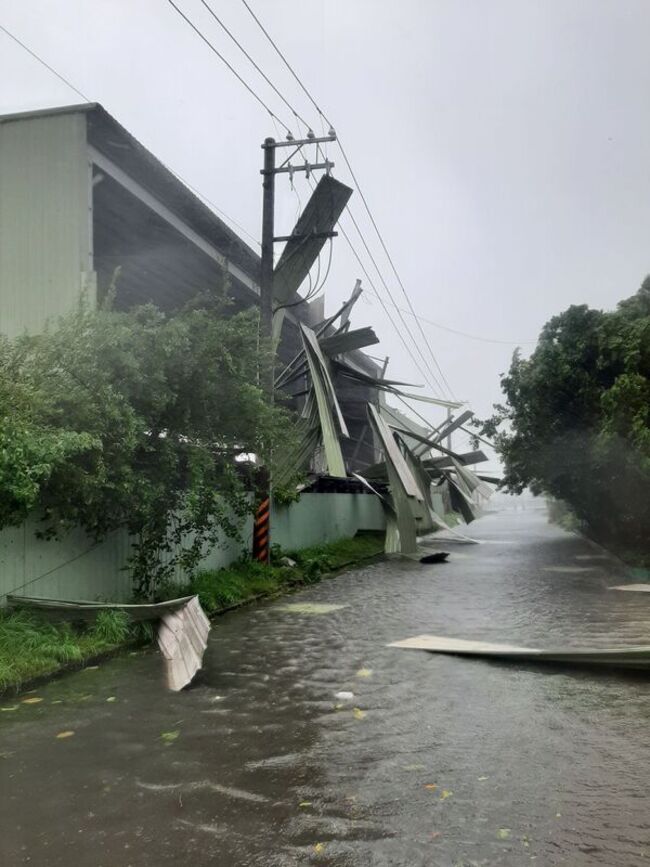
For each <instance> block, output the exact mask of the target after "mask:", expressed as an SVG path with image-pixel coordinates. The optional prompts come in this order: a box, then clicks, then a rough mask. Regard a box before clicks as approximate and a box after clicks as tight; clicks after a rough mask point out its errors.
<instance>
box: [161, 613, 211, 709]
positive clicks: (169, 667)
mask: <svg viewBox="0 0 650 867" xmlns="http://www.w3.org/2000/svg"><path fill="white" fill-rule="evenodd" d="M209 633H210V621H209V620H208V618H207V617H206V616H205V613H204V611H203V609H202V608H201V605H200V603H199V597H198V596H191V597H190V598H189V599H188V601H187V602H186V603H185V605H183V606H182V607H181V608H179V609H178V610H175V611H167V612H165V613H164V614H163V616H162V618H161V621H160V627H159V629H158V646H159V647H160V651H161V653H162V655H163V657H164V659H165V669H166V675H167V686H168V687H169V689H172V690H174V691H175V692H178V691H179V690H181V689H183V687H184V686H187V684H188V683H191V681H192V679H193V677H194V675H195V674H196V672H197V671H198V670H199V669H200V668H201V665H202V663H203V654H204V653H205V650H206V648H207V646H208V635H209Z"/></svg>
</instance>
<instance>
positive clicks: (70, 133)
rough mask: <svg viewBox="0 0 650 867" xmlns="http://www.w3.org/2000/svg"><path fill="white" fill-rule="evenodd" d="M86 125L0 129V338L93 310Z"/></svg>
mask: <svg viewBox="0 0 650 867" xmlns="http://www.w3.org/2000/svg"><path fill="white" fill-rule="evenodd" d="M90 195H91V190H90V169H89V163H88V154H87V145H86V117H85V115H83V114H62V115H55V116H52V117H35V118H27V119H21V120H7V121H4V122H2V123H0V333H4V334H7V335H9V336H15V335H17V334H21V333H22V332H24V331H28V332H31V333H34V332H38V331H41V330H42V329H43V327H44V326H45V324H46V322H47V321H48V320H49V319H52V318H56V317H57V316H59V315H61V314H63V313H65V312H67V311H69V310H71V309H73V308H74V306H75V305H76V304H77V303H78V300H79V298H80V297H81V294H82V291H84V290H86V291H87V293H88V294H89V296H90V298H89V300H90V301H91V303H94V302H95V296H94V279H93V275H92V254H91V244H92V241H91V231H90V222H91V221H90V211H89V208H90V201H91V200H90Z"/></svg>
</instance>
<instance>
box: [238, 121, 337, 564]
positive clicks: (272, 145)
mask: <svg viewBox="0 0 650 867" xmlns="http://www.w3.org/2000/svg"><path fill="white" fill-rule="evenodd" d="M332 141H336V135H335V133H334V131H333V130H331V132H330V134H329V135H327V136H322V137H321V138H316V136H315V135H314V134H313V133H311V135H309V134H308V136H307V138H306V139H301V140H299V141H296V140H295V139H288V140H287V141H281V142H279V141H276V140H275V139H274V138H266V139H264V144H263V145H262V149H263V151H264V168H263V169H262V179H263V180H262V190H263V195H262V262H261V269H260V336H261V338H262V339H263V340H265V341H268V343H269V344H270V342H271V340H272V339H273V297H274V295H273V267H274V263H273V244H274V243H275V242H276V241H278V242H279V241H287V240H289V237H290V236H284V237H278V238H276V237H275V176H276V175H277V174H279V173H281V172H282V173H288V174H289V175H290V176H291V177H292V176H293V174H294V172H305V173H306V174H307V176H309V173H310V172H312V171H313V170H314V169H325V171H327V172H329V171H330V169H331V168H332V167H333V165H334V163H331V162H329V160H327V159H326V160H325V162H322V163H309V162H308V161H307V160H305V162H304V164H302V165H297V166H292V165H291V163H290V160H291V157H292V156H295V154H297V153H298V152H299V151H300V149H301V148H302V147H303V146H304V145H313V144H320V143H321V142H332ZM286 147H292V148H294V152H293V153H292V154H291V155H290V156H289V157H288V158H287V159H286V160H285V161H284V163H282V165H281V166H279V167H277V168H276V162H275V152H276V149H277V148H286ZM330 234H331V235H333V234H335V233H330ZM274 351H275V350H274V348H272V352H274ZM274 384H275V371H274V364H273V362H271V363H270V364H269V365H268V366H266V368H265V369H264V370H263V371H260V385H261V386H262V388H263V389H264V393H265V394H266V397H267V400H268V401H269V403H270V404H272V403H273V397H274V395H273V392H274ZM256 486H257V503H258V505H257V510H256V512H255V522H254V526H253V557H254V558H255V559H256V560H259V561H260V562H262V563H266V564H268V563H269V562H270V552H271V526H270V518H271V475H270V472H269V470H268V468H267V467H260V468H259V470H258V473H257V484H256Z"/></svg>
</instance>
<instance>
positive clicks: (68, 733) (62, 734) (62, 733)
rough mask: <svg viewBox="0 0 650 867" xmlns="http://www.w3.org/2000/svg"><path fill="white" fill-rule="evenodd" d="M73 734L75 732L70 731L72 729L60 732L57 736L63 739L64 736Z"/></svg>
mask: <svg viewBox="0 0 650 867" xmlns="http://www.w3.org/2000/svg"><path fill="white" fill-rule="evenodd" d="M73 734H74V732H70V731H68V732H59V733H58V735H57V738H58V739H59V740H60V741H62V740H63V738H71V737H72V735H73Z"/></svg>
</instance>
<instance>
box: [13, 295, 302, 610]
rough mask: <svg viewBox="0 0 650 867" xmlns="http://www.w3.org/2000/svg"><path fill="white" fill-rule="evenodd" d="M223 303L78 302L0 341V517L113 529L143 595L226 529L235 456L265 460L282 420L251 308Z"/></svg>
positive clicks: (240, 501) (236, 506) (243, 490)
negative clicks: (117, 305) (127, 308)
mask: <svg viewBox="0 0 650 867" xmlns="http://www.w3.org/2000/svg"><path fill="white" fill-rule="evenodd" d="M224 308H225V302H224V301H220V302H209V303H208V302H207V301H206V302H205V303H202V304H198V305H195V306H194V307H193V308H188V309H186V310H184V311H182V312H180V313H178V314H176V315H174V316H166V315H164V314H163V313H161V312H160V311H159V310H157V309H156V308H155V307H153V306H145V307H141V308H138V309H135V310H133V311H131V312H128V313H124V312H115V311H113V310H111V309H100V310H97V311H92V310H89V309H86V308H85V307H83V306H82V307H80V309H79V310H78V311H76V312H75V313H74V314H71V315H69V316H67V317H64V318H63V319H61V320H60V322H58V323H57V326H56V328H54V329H51V330H48V331H46V332H45V333H43V334H40V335H37V336H31V337H21V338H19V339H17V340H14V341H9V340H7V339H4V340H2V341H0V528H1V527H4V526H7V525H10V524H13V525H16V524H20V523H21V522H22V521H24V520H25V518H26V517H27V516H28V515H29V514H30V513H32V512H34V510H36V513H37V514H38V515H39V516H40V518H42V524H41V530H40V531H39V532H40V533H41V534H42V535H43V536H45V537H58V536H61V535H62V534H64V533H65V532H66V531H67V530H68V529H70V528H71V527H74V526H81V527H83V528H84V529H85V530H86V531H87V532H88V533H89V534H90V535H91V536H92V537H93V538H94V539H96V540H100V539H103V538H105V537H106V536H107V534H109V533H111V532H112V531H114V530H117V529H119V528H126V529H127V530H128V532H129V533H130V534H132V535H133V536H134V538H135V544H134V552H133V555H132V557H131V561H130V566H131V568H132V570H133V574H134V578H135V582H136V586H137V588H138V590H139V591H140V593H142V594H145V595H146V594H150V592H151V590H152V588H153V585H154V584H155V582H156V581H158V580H160V579H161V578H164V577H166V576H168V575H170V574H171V573H172V571H173V570H174V568H175V567H176V566H177V565H178V564H181V565H182V566H183V567H184V568H185V569H186V570H187V571H191V570H192V569H193V568H194V567H195V566H196V565H197V563H198V561H199V560H200V558H201V556H202V552H204V550H205V548H206V546H207V545H214V544H218V542H219V540H222V539H223V537H224V534H225V535H226V536H231V537H232V536H236V535H237V534H238V530H239V526H240V524H241V519H242V518H243V517H244V516H245V515H246V514H248V512H249V511H250V509H251V501H250V496H249V494H250V489H251V484H250V480H249V479H247V478H246V476H245V473H244V472H243V470H242V467H243V466H244V465H243V464H241V463H238V461H237V458H238V457H241V456H244V455H247V454H249V453H254V454H256V455H258V456H260V457H261V458H262V460H265V461H268V460H270V456H271V454H272V452H273V447H274V445H275V444H276V443H278V442H280V441H282V442H283V443H286V442H287V437H290V436H291V434H290V430H291V427H292V425H291V424H290V423H289V416H288V413H287V411H286V410H284V409H283V408H282V406H281V405H276V406H275V407H271V406H269V404H268V402H267V401H266V399H265V397H264V394H263V392H262V390H261V389H260V388H259V386H258V384H257V381H258V373H259V370H260V367H261V366H263V365H266V364H269V363H270V348H269V347H265V346H264V345H260V341H259V329H258V313H257V311H256V310H255V311H248V312H244V313H239V314H236V315H233V316H226V315H225V312H226V311H225V309H224Z"/></svg>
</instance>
